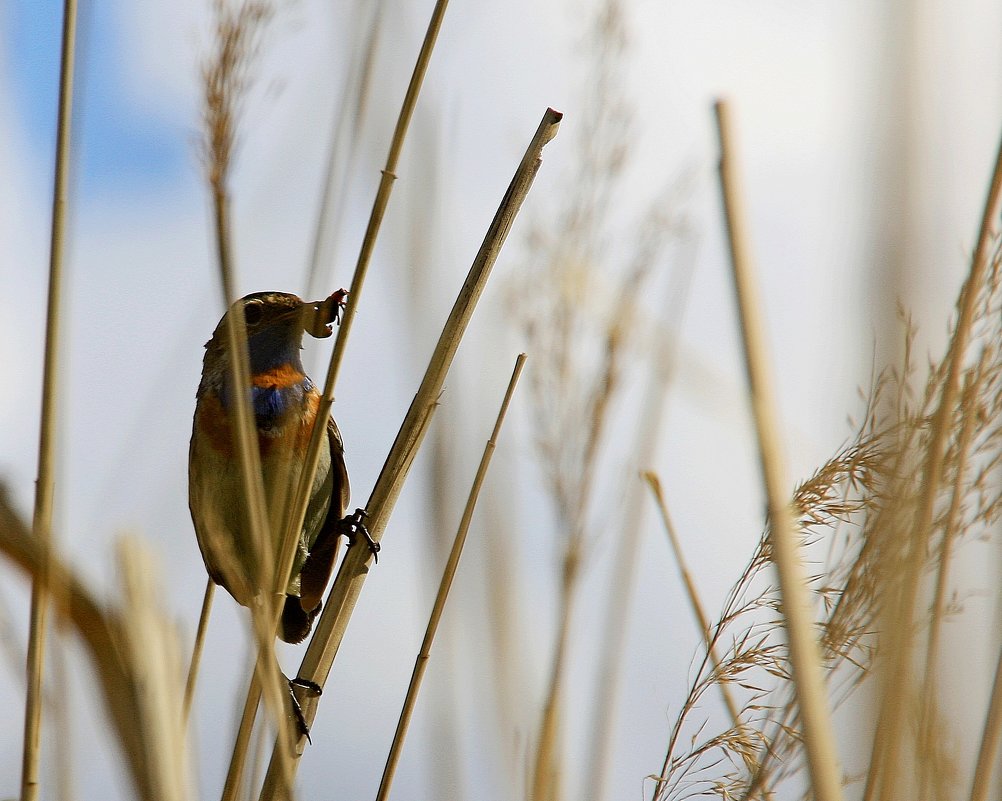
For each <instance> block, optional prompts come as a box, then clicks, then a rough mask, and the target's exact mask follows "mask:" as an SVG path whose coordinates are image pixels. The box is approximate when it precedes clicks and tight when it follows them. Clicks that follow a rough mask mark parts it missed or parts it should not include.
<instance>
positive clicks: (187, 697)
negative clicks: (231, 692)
mask: <svg viewBox="0 0 1002 801" xmlns="http://www.w3.org/2000/svg"><path fill="white" fill-rule="evenodd" d="M215 593H216V582H214V581H213V580H212V579H211V578H210V579H208V580H207V581H206V583H205V593H204V594H203V595H202V611H201V612H200V613H199V615H198V628H197V629H196V630H195V642H194V644H193V645H192V647H191V659H190V661H189V662H188V678H187V680H186V681H185V684H184V706H183V708H182V712H181V719H182V721H184V725H185V726H187V725H188V718H189V717H190V715H191V702H192V699H193V698H194V697H195V682H196V680H197V679H198V667H199V665H200V664H201V662H202V648H203V646H204V645H205V632H206V631H208V628H209V615H210V614H211V612H212V598H213V596H214V595H215Z"/></svg>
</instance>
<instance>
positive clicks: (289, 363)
mask: <svg viewBox="0 0 1002 801" xmlns="http://www.w3.org/2000/svg"><path fill="white" fill-rule="evenodd" d="M347 294H348V293H347V291H345V290H339V291H338V292H335V293H334V294H332V295H331V296H330V297H329V298H327V299H326V300H325V301H317V302H304V301H303V300H301V299H300V298H299V297H297V296H296V295H293V294H289V293H285V292H257V293H253V294H250V295H246V296H245V297H243V298H241V299H240V300H238V301H236V302H235V303H233V304H232V306H230V308H229V309H228V310H227V312H226V313H225V314H224V315H223V317H222V318H221V319H220V321H219V323H218V324H217V325H216V328H215V330H214V331H213V332H212V338H211V339H210V340H209V341H208V342H207V343H206V345H205V354H204V358H203V362H202V376H201V380H200V382H199V385H198V390H197V392H196V394H195V414H194V419H193V422H192V433H191V442H190V446H189V451H188V506H189V509H190V511H191V519H192V523H193V524H194V528H195V536H196V539H197V540H198V546H199V549H200V550H201V553H202V559H203V561H204V562H205V568H206V570H207V571H208V573H209V576H210V577H211V578H212V580H213V581H214V582H215V583H216V584H219V585H220V586H222V587H223V588H225V589H226V590H227V592H229V594H230V595H231V596H233V598H234V599H235V600H236V601H237V602H238V603H239V604H241V605H243V606H249V605H250V604H251V602H252V600H253V599H254V597H255V596H256V595H257V594H258V593H261V592H268V591H270V589H271V588H270V587H265V586H262V584H263V583H264V581H265V579H264V577H263V576H261V570H260V564H261V559H260V555H259V553H258V548H257V547H256V543H255V542H254V541H253V539H252V534H251V531H250V528H249V526H248V523H247V515H246V513H245V510H246V502H245V497H244V489H243V482H242V477H241V468H240V462H239V459H238V456H237V448H236V444H235V442H234V435H233V426H232V417H233V415H234V403H235V402H236V401H237V399H238V398H239V393H238V392H235V391H234V387H233V377H232V374H231V366H230V355H231V354H230V349H229V347H228V344H227V326H228V325H229V319H228V318H229V315H232V314H242V315H243V319H244V323H245V324H246V330H247V347H248V353H249V356H250V386H249V387H247V388H246V391H247V395H248V396H249V397H250V401H251V408H252V410H253V416H254V425H255V428H256V431H257V441H258V446H259V449H260V453H261V473H262V479H263V486H264V490H265V497H266V499H267V501H268V504H269V514H270V515H271V517H272V519H275V518H276V517H278V516H276V515H275V514H274V510H273V509H272V508H271V507H272V506H273V505H274V504H281V503H285V502H286V501H287V499H290V498H291V497H292V495H293V494H294V493H295V488H296V486H297V484H298V481H299V476H300V474H301V472H302V469H303V466H304V463H305V459H306V452H307V449H308V444H309V441H310V436H311V434H312V431H313V427H314V425H315V424H316V425H320V424H323V425H325V426H326V436H325V437H324V439H323V444H322V446H321V450H320V461H319V464H318V466H317V472H316V476H315V478H314V481H313V485H312V487H311V489H310V498H309V504H308V506H307V510H306V516H305V518H304V520H303V527H302V530H301V531H300V533H299V539H298V542H297V546H296V554H295V558H294V560H293V565H292V571H291V574H290V579H289V582H288V585H287V587H286V590H285V601H284V607H283V609H282V617H281V623H280V625H279V629H278V636H279V637H280V638H281V639H282V640H283V641H285V642H288V643H298V642H302V641H303V640H304V639H305V638H306V636H307V635H308V634H309V633H310V630H311V629H312V627H313V621H314V619H315V618H316V616H317V614H318V613H319V612H320V608H321V605H322V596H323V592H324V589H325V588H326V586H327V582H328V581H329V579H330V576H331V573H332V571H333V568H334V563H335V561H336V560H337V552H338V540H339V537H340V536H342V535H345V536H346V537H348V540H349V543H351V542H353V541H354V539H353V535H354V533H355V531H357V529H358V528H359V526H360V524H361V519H362V518H361V516H362V515H363V514H364V513H363V512H362V510H358V511H357V512H356V513H355V516H354V517H345V512H346V510H347V508H348V502H349V499H350V486H349V482H348V470H347V467H346V465H345V458H344V443H343V441H342V438H341V432H340V431H339V429H338V427H337V424H336V423H335V422H334V418H333V417H328V418H327V420H326V422H323V423H320V422H318V421H317V412H318V407H319V405H320V399H321V395H320V392H319V391H318V389H317V387H316V385H315V384H314V383H313V381H312V380H311V379H310V377H309V376H308V375H307V374H306V372H305V370H304V368H303V363H302V359H301V358H300V351H301V350H302V347H303V335H304V334H305V333H309V334H311V335H312V336H314V337H317V338H321V337H327V336H330V335H331V333H332V328H331V326H330V323H332V322H335V321H339V313H340V310H341V307H342V306H343V305H344V302H345V298H346V297H347ZM279 519H280V518H279ZM280 528H281V527H280V526H275V525H273V526H272V532H271V536H272V539H273V547H274V551H273V554H272V561H273V563H274V564H278V563H279V562H280V554H279V553H278V549H279V547H280V542H281V539H282V532H281V530H280ZM366 538H367V540H369V542H370V547H372V545H373V544H374V543H372V541H371V538H369V537H368V532H366Z"/></svg>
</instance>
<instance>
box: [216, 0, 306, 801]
mask: <svg viewBox="0 0 1002 801" xmlns="http://www.w3.org/2000/svg"><path fill="white" fill-rule="evenodd" d="M214 10H215V22H216V38H215V51H214V52H213V54H212V56H211V57H210V58H209V60H208V62H207V64H206V65H205V67H204V69H203V81H204V86H205V99H204V102H205V108H204V115H205V129H206V145H205V159H206V167H207V173H208V174H207V179H208V183H209V187H210V190H211V192H212V201H213V211H214V222H215V226H214V233H215V244H216V257H217V267H218V269H219V275H220V282H221V284H222V289H223V297H224V300H225V303H226V307H227V309H228V310H229V309H232V308H233V304H234V303H235V302H236V300H237V296H236V291H235V286H236V284H235V279H234V268H233V257H232V239H231V228H230V221H229V203H230V197H229V187H228V183H229V174H230V169H231V166H232V159H233V152H234V147H235V142H236V129H237V122H238V118H239V111H240V108H241V103H242V101H243V98H244V95H245V93H246V90H247V87H248V84H249V77H248V76H249V69H250V62H251V59H252V57H253V56H254V55H255V54H256V51H257V46H258V41H259V39H258V37H259V36H260V31H261V26H262V24H263V23H264V22H265V21H266V20H267V19H268V18H269V17H270V15H271V6H270V4H269V3H268V2H267V1H266V0H242V2H241V3H240V5H239V7H238V8H236V9H232V8H231V7H230V6H229V4H228V3H227V0H216V2H215V3H214ZM226 319H227V326H226V343H227V352H228V353H229V355H230V358H229V365H230V371H231V373H230V377H231V380H232V382H233V386H236V387H246V386H250V358H249V354H248V349H247V331H246V325H245V321H244V317H243V315H241V314H228V315H227V317H226ZM233 411H234V414H233V415H232V417H231V427H232V436H233V439H234V442H235V444H236V454H237V460H238V462H239V464H240V473H241V478H242V481H243V490H244V498H245V502H246V507H245V508H246V514H247V521H246V522H247V527H248V530H249V532H250V535H251V536H250V541H251V542H253V543H255V544H256V551H257V553H256V560H255V561H256V564H257V570H258V575H257V576H256V577H253V578H256V581H257V584H258V586H259V587H269V588H271V591H270V592H268V591H266V592H259V593H258V594H257V595H256V596H255V597H254V599H253V600H252V602H251V605H250V611H251V620H252V623H253V632H254V634H255V637H256V639H257V643H258V657H257V660H256V662H255V669H254V676H253V677H252V678H251V682H250V683H251V687H252V688H253V687H254V686H255V685H257V686H258V688H259V689H263V692H264V699H265V705H266V706H267V708H268V711H269V715H270V717H271V719H272V720H273V721H274V724H275V726H276V727H277V729H278V731H279V732H280V734H281V736H282V738H283V739H284V740H286V741H287V742H289V743H291V741H292V734H291V727H290V726H289V725H288V721H287V719H286V716H285V701H284V698H285V691H284V690H283V683H284V682H283V678H282V676H281V671H280V670H279V668H278V661H277V659H276V657H275V651H274V647H275V642H274V641H275V631H276V629H277V619H278V615H279V614H280V609H281V601H282V600H283V599H284V594H285V587H286V578H287V576H288V573H289V570H286V571H285V572H284V573H283V572H281V571H278V570H276V569H275V553H274V550H273V547H272V542H273V539H272V537H271V535H270V530H271V528H272V527H273V524H272V521H270V520H269V515H268V500H269V499H266V497H265V491H264V484H263V478H262V473H261V457H260V452H259V448H258V441H257V431H256V426H254V424H253V422H252V421H253V411H252V409H251V402H250V398H249V396H248V395H244V394H241V393H238V395H237V402H236V403H235V404H234V405H233ZM280 500H281V499H278V498H272V499H270V501H271V503H272V504H273V508H274V509H279V508H281V503H280ZM281 556H282V557H283V558H284V554H281ZM291 560H292V556H291V554H290V556H289V557H288V561H289V564H290V566H291ZM203 605H204V601H203ZM253 694H254V693H253V690H250V691H249V692H248V695H253ZM255 709H256V703H255ZM249 735H250V732H249V730H245V729H244V727H243V726H241V727H240V728H239V729H238V731H237V737H236V742H235V744H234V753H244V752H245V750H246V744H245V739H246V738H249ZM285 753H286V755H288V749H286V751H285ZM281 764H282V765H283V766H284V770H283V771H282V773H283V775H284V776H285V777H286V779H287V780H289V768H288V765H289V760H288V758H286V759H284V760H282V761H281ZM240 767H241V768H242V763H241V765H240ZM239 779H240V772H239V771H238V772H236V773H235V774H234V773H233V772H231V773H230V774H228V775H227V782H226V785H225V786H224V791H223V797H224V798H233V794H234V793H235V792H236V787H237V786H238V784H239ZM289 787H290V785H289V783H288V781H287V783H286V788H287V789H288V788H289Z"/></svg>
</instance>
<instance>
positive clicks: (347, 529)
mask: <svg viewBox="0 0 1002 801" xmlns="http://www.w3.org/2000/svg"><path fill="white" fill-rule="evenodd" d="M367 514H368V513H367V512H366V511H365V509H356V510H355V511H354V513H352V514H350V515H346V516H345V517H344V518H343V519H342V520H341V531H340V533H341V534H344V536H345V537H346V538H347V540H348V545H349V546H351V545H354V544H355V543H356V542H357V541H358V536H359V534H361V535H362V537H363V538H364V539H365V543H366V545H368V546H369V553H371V554H372V558H373V560H374V561H375V562H376V564H379V543H378V542H376V541H375V540H374V539H373V538H372V535H371V534H370V533H369V529H367V528H366V527H365V518H366V515H367Z"/></svg>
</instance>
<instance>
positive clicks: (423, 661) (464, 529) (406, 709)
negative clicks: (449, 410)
mask: <svg viewBox="0 0 1002 801" xmlns="http://www.w3.org/2000/svg"><path fill="white" fill-rule="evenodd" d="M524 365H525V354H524V353H520V354H519V356H518V359H516V360H515V369H514V371H513V372H512V375H511V380H510V381H509V382H508V390H507V392H505V396H504V400H503V401H502V402H501V410H500V411H499V412H498V416H497V421H496V422H495V423H494V431H493V432H492V433H491V436H490V439H488V440H487V445H486V447H485V448H484V454H483V456H482V457H481V459H480V467H479V468H478V469H477V473H476V476H475V477H474V479H473V486H472V487H471V488H470V494H469V497H468V498H467V499H466V508H465V509H464V510H463V517H462V519H461V520H460V523H459V529H458V531H456V538H455V540H453V543H452V551H451V552H450V553H449V559H448V561H447V562H446V564H445V569H444V570H443V571H442V580H441V582H440V583H439V586H438V595H437V596H436V598H435V605H434V607H433V608H432V611H431V616H430V617H429V619H428V627H427V629H426V630H425V634H424V641H423V642H422V643H421V650H420V652H419V653H418V655H417V658H416V659H415V660H414V670H413V671H412V672H411V681H410V684H409V685H408V686H407V696H406V698H405V699H404V706H403V709H402V710H401V712H400V719H399V720H398V721H397V729H396V731H395V732H394V734H393V743H392V745H391V746H390V753H389V755H388V756H387V757H386V766H385V767H384V768H383V777H382V779H381V780H380V782H379V791H378V792H377V793H376V801H386V798H387V797H388V796H389V793H390V786H391V785H392V783H393V776H394V774H395V773H396V769H397V762H398V761H399V759H400V753H401V751H402V750H403V744H404V737H405V736H406V734H407V728H408V726H409V725H410V721H411V715H412V714H413V712H414V705H415V703H416V702H417V694H418V691H419V690H420V689H421V682H422V680H423V679H424V673H425V670H426V669H427V667H428V660H429V659H430V657H431V646H432V643H433V642H434V640H435V634H436V633H437V632H438V624H439V622H440V621H441V619H442V612H443V610H444V609H445V602H446V600H447V599H448V597H449V590H450V589H451V588H452V580H453V579H454V578H455V576H456V570H457V568H458V567H459V559H460V557H461V556H462V555H463V547H464V546H465V544H466V535H467V533H468V532H469V530H470V522H471V521H472V520H473V510H474V509H475V508H476V505H477V499H478V498H479V497H480V488H481V486H483V483H484V477H485V476H486V475H487V468H488V467H489V466H490V463H491V457H492V456H493V455H494V449H495V448H496V447H497V441H498V435H499V434H500V432H501V426H502V424H503V423H504V418H505V414H506V413H507V411H508V404H509V403H511V398H512V395H513V394H514V392H515V386H516V385H517V384H518V379H519V376H520V375H521V374H522V367H523V366H524Z"/></svg>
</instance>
